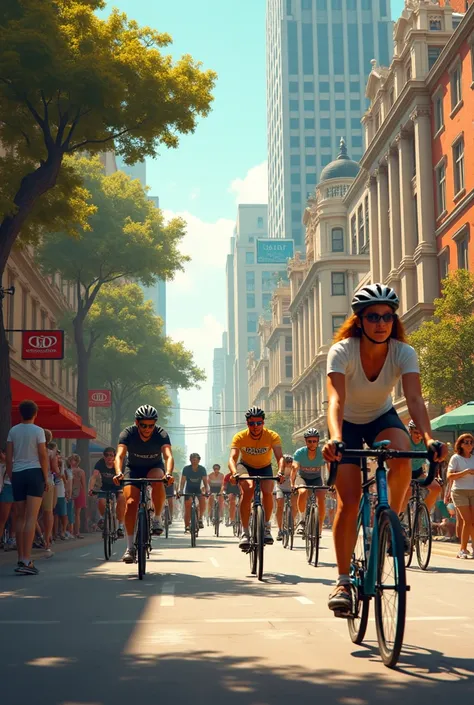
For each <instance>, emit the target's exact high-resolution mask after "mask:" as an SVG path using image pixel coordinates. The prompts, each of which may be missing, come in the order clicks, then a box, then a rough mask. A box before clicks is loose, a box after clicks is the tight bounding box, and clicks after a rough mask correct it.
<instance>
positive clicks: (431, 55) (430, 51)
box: [428, 46, 442, 70]
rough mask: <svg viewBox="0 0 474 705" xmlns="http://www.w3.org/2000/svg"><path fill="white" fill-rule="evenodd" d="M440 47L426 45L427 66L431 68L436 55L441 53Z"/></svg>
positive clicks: (436, 57)
mask: <svg viewBox="0 0 474 705" xmlns="http://www.w3.org/2000/svg"><path fill="white" fill-rule="evenodd" d="M441 50H442V47H430V46H429V47H428V67H429V69H430V70H431V69H432V68H433V66H434V65H435V63H436V61H437V59H438V56H439V55H440V54H441Z"/></svg>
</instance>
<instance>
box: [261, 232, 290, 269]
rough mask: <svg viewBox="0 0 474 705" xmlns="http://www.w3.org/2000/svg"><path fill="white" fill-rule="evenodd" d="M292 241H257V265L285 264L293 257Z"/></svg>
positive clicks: (266, 239) (272, 239)
mask: <svg viewBox="0 0 474 705" xmlns="http://www.w3.org/2000/svg"><path fill="white" fill-rule="evenodd" d="M294 251H295V242H294V240H287V239H283V240H278V239H277V238H265V239H263V238H260V239H257V264H286V263H287V261H288V260H289V259H291V258H292V257H294Z"/></svg>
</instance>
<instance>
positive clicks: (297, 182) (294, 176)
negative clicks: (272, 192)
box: [290, 172, 301, 186]
mask: <svg viewBox="0 0 474 705" xmlns="http://www.w3.org/2000/svg"><path fill="white" fill-rule="evenodd" d="M290 181H291V183H292V184H293V185H294V186H299V185H300V182H301V176H300V175H299V172H296V174H291V175H290Z"/></svg>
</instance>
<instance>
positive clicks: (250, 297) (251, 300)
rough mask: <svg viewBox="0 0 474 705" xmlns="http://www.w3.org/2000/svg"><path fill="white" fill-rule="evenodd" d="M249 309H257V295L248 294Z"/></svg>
mask: <svg viewBox="0 0 474 705" xmlns="http://www.w3.org/2000/svg"><path fill="white" fill-rule="evenodd" d="M247 308H255V294H247Z"/></svg>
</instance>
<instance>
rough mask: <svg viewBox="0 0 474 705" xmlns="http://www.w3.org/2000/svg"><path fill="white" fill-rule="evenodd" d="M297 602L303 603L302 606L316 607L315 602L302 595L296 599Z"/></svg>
mask: <svg viewBox="0 0 474 705" xmlns="http://www.w3.org/2000/svg"><path fill="white" fill-rule="evenodd" d="M295 600H296V601H297V602H301V604H302V605H314V602H313V600H310V599H309V598H308V597H303V596H302V595H301V596H300V597H295Z"/></svg>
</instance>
